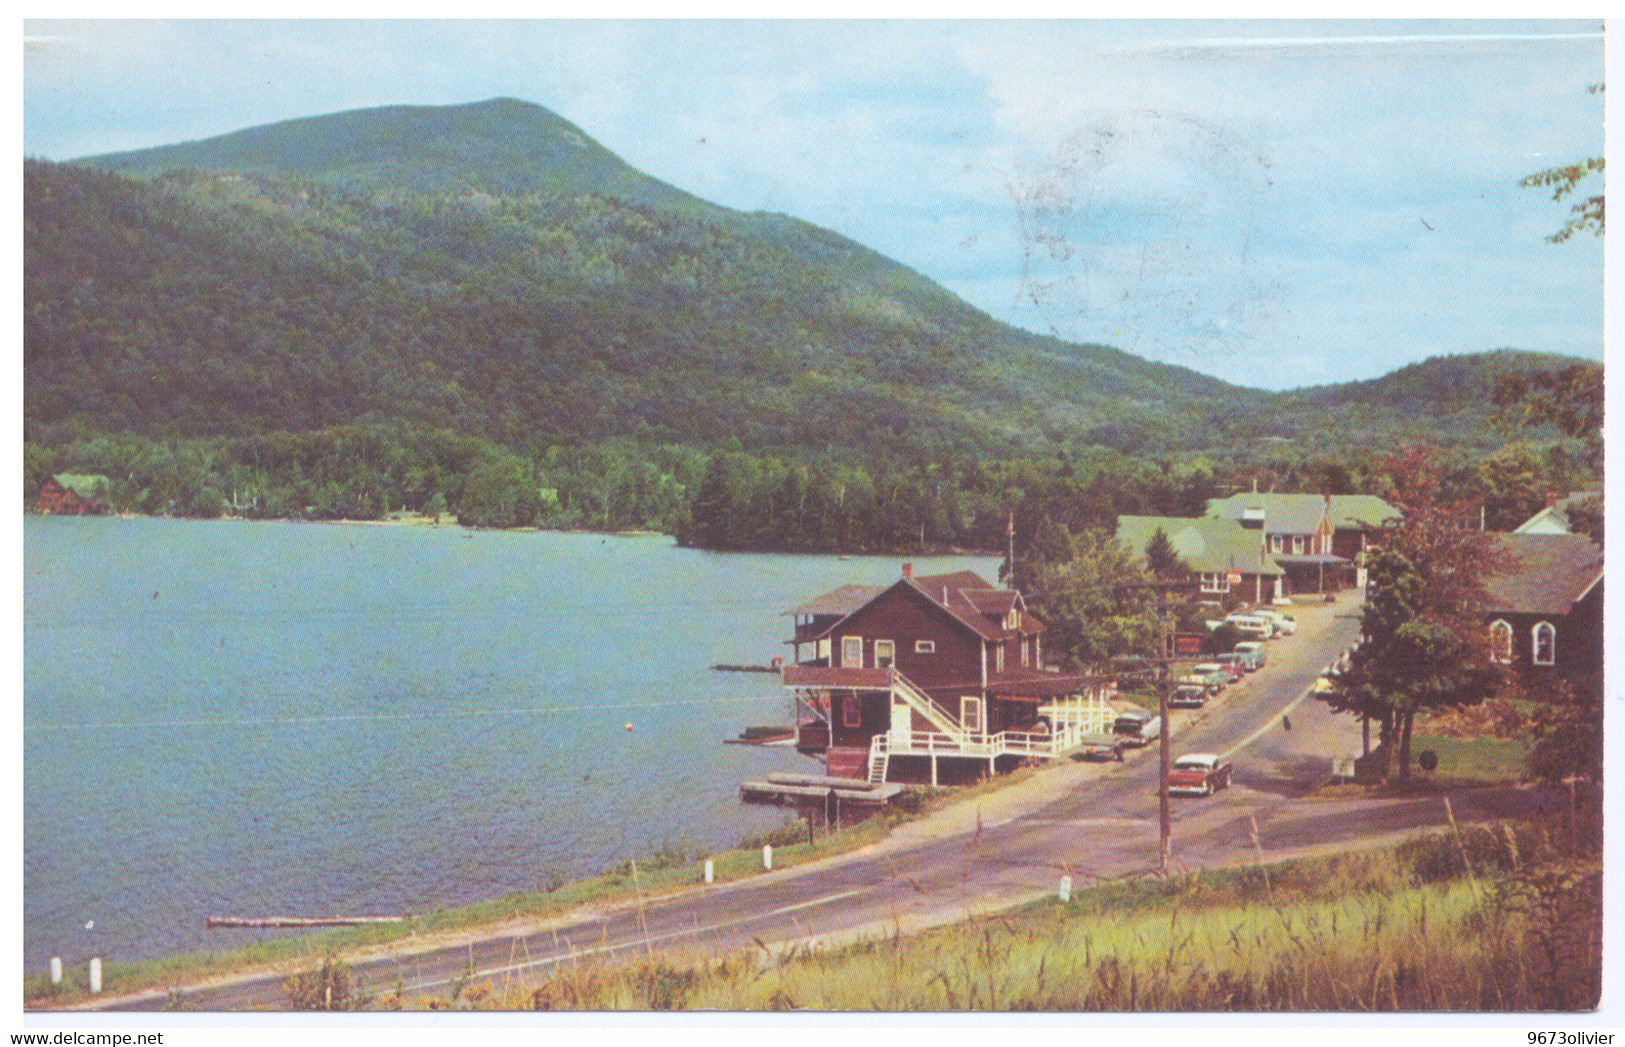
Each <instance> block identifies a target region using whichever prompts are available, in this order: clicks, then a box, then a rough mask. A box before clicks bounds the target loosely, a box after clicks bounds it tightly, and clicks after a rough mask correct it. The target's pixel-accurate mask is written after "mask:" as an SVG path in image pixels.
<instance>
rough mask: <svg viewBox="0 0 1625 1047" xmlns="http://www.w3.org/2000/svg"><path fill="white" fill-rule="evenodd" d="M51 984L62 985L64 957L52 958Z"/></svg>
mask: <svg viewBox="0 0 1625 1047" xmlns="http://www.w3.org/2000/svg"><path fill="white" fill-rule="evenodd" d="M51 984H52V985H61V984H62V957H60V956H53V957H51Z"/></svg>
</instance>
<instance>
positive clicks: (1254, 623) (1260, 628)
mask: <svg viewBox="0 0 1625 1047" xmlns="http://www.w3.org/2000/svg"><path fill="white" fill-rule="evenodd" d="M1225 623H1226V624H1228V625H1231V626H1234V627H1235V630H1236V632H1238V633H1241V634H1242V635H1243V636H1246V637H1248V638H1249V639H1254V640H1268V639H1269V638H1270V637H1272V636H1274V635H1275V623H1273V622H1270V621H1268V620H1266V619H1263V618H1259V617H1256V616H1254V615H1250V614H1232V615H1229V616H1227V617H1226V618H1225Z"/></svg>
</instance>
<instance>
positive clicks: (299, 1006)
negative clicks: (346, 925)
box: [282, 955, 363, 1011]
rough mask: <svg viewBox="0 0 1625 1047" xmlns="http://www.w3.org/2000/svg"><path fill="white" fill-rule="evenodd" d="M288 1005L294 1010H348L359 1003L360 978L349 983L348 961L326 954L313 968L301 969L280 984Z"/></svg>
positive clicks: (357, 1007)
mask: <svg viewBox="0 0 1625 1047" xmlns="http://www.w3.org/2000/svg"><path fill="white" fill-rule="evenodd" d="M282 994H283V996H285V997H286V998H287V1000H288V1006H289V1007H290V1008H292V1009H293V1010H296V1011H350V1010H357V1009H359V1008H360V1007H361V1006H362V1003H363V1001H362V999H361V981H360V979H356V980H355V982H354V984H352V983H351V978H350V968H349V965H348V964H346V963H344V962H343V961H342V960H339V959H338V958H337V957H335V956H332V955H329V956H327V957H326V958H324V959H323V960H322V965H321V966H320V967H318V968H316V969H315V970H313V971H302V972H300V973H299V974H295V975H293V976H292V977H290V978H289V979H288V980H287V981H286V982H284V983H283V985H282Z"/></svg>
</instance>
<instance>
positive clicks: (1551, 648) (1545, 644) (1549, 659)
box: [1534, 622, 1557, 665]
mask: <svg viewBox="0 0 1625 1047" xmlns="http://www.w3.org/2000/svg"><path fill="white" fill-rule="evenodd" d="M1534 661H1535V664H1536V665H1554V664H1556V662H1557V627H1556V626H1554V625H1553V624H1552V623H1551V622H1539V623H1537V624H1536V625H1535V658H1534Z"/></svg>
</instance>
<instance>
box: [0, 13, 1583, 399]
mask: <svg viewBox="0 0 1625 1047" xmlns="http://www.w3.org/2000/svg"><path fill="white" fill-rule="evenodd" d="M24 32H25V37H26V43H25V48H24V62H23V74H24V105H23V137H24V142H23V146H24V150H25V153H26V154H28V155H34V156H45V157H49V158H51V159H58V160H60V159H68V158H71V157H76V156H83V155H88V154H92V153H98V152H107V151H115V150H122V149H135V148H141V147H144V146H151V145H159V144H164V143H168V142H174V141H181V140H186V139H193V138H201V137H207V136H209V135H214V134H221V133H224V132H227V131H232V130H236V129H238V128H241V127H246V126H251V125H254V124H260V123H266V122H270V121H274V120H281V119H287V118H291V117H296V116H308V115H314V114H318V113H326V112H335V111H339V110H343V109H351V108H359V107H365V106H373V105H392V104H453V103H461V102H469V101H477V100H481V99H485V98H490V97H495V96H498V95H509V96H513V97H517V98H522V99H525V100H528V101H532V102H536V103H539V104H541V105H544V106H547V107H548V108H550V109H552V110H554V111H555V112H557V113H559V114H560V115H562V116H564V117H565V118H567V119H569V120H571V121H573V122H575V123H576V124H578V125H580V126H581V127H582V128H583V129H584V130H585V131H586V132H587V133H588V134H590V135H592V136H593V137H595V138H597V139H598V140H599V141H600V142H602V143H603V144H604V145H605V146H607V147H608V148H610V149H612V150H613V151H615V152H616V153H618V154H619V155H620V156H622V157H623V158H624V159H626V160H627V161H628V162H629V163H631V164H633V165H634V166H636V167H638V168H640V169H642V170H644V171H646V172H648V173H650V174H652V175H655V176H656V177H659V178H662V179H664V180H666V181H668V182H671V183H672V184H674V185H677V186H679V187H681V188H683V189H686V190H688V191H690V192H693V193H695V194H697V195H699V196H702V197H705V198H707V199H710V200H713V201H715V202H717V203H721V204H725V205H727V206H730V207H735V208H739V209H741V210H759V209H760V210H770V211H782V212H785V213H788V214H792V215H795V216H797V217H799V218H804V219H806V220H808V221H811V222H815V223H817V224H819V225H823V226H827V227H829V228H831V229H835V230H837V231H839V232H841V233H844V234H846V235H847V236H850V237H852V238H853V239H856V240H858V241H860V242H862V243H864V244H867V245H869V246H871V247H873V248H875V249H876V250H879V251H881V252H883V253H885V254H887V255H890V256H891V257H893V258H896V259H898V260H899V261H902V262H904V263H906V264H907V265H910V266H912V267H913V268H915V269H918V270H919V271H921V272H923V273H925V274H926V275H928V276H930V277H932V278H934V279H936V280H938V281H940V282H941V283H943V284H944V285H945V286H947V287H948V288H950V289H952V290H953V291H955V292H956V293H958V294H960V295H961V296H963V297H964V298H966V299H967V300H969V301H970V302H971V303H973V304H975V305H976V306H978V307H980V308H982V309H984V310H986V311H987V312H988V313H991V314H992V315H994V316H995V317H998V318H1000V319H1003V320H1007V321H1009V322H1011V323H1015V324H1018V325H1020V326H1023V327H1027V328H1030V329H1033V330H1037V331H1042V332H1046V333H1052V334H1055V335H1058V336H1060V337H1062V338H1066V339H1070V340H1075V341H1092V342H1103V343H1106V344H1109V345H1114V346H1117V347H1119V348H1122V349H1124V350H1126V351H1128V352H1131V353H1135V354H1136V355H1140V356H1144V357H1148V358H1151V359H1156V360H1163V361H1167V362H1169V363H1176V364H1181V365H1184V366H1188V367H1192V368H1195V369H1197V370H1200V371H1203V372H1206V373H1209V374H1214V375H1217V376H1219V377H1221V378H1225V379H1227V380H1230V381H1234V382H1238V383H1241V384H1245V385H1251V386H1258V387H1264V388H1272V389H1278V388H1290V387H1295V386H1301V385H1309V384H1318V383H1323V382H1337V381H1347V380H1352V379H1359V378H1370V377H1375V376H1377V375H1379V374H1383V373H1386V372H1388V371H1390V370H1392V369H1394V368H1396V367H1399V366H1402V365H1404V364H1406V363H1410V362H1413V361H1416V360H1420V359H1424V358H1426V357H1428V356H1433V355H1437V354H1440V353H1457V352H1472V351H1477V350H1482V349H1493V348H1499V347H1503V346H1511V347H1516V348H1524V349H1535V350H1543V351H1549V352H1560V353H1570V354H1575V355H1581V356H1588V357H1593V358H1600V357H1601V355H1602V315H1603V308H1602V303H1603V286H1602V246H1603V245H1602V242H1601V241H1600V240H1598V239H1596V238H1594V237H1591V236H1589V235H1586V236H1582V237H1577V238H1575V239H1573V240H1571V241H1570V242H1568V243H1566V244H1563V245H1553V244H1549V243H1547V242H1546V241H1545V240H1544V237H1545V236H1546V235H1548V234H1550V233H1551V232H1553V231H1554V230H1556V229H1557V228H1558V227H1559V226H1560V225H1561V224H1562V222H1563V220H1564V218H1565V217H1566V213H1567V205H1566V204H1558V203H1554V202H1552V201H1551V199H1550V194H1549V193H1544V192H1541V191H1539V190H1533V189H1522V188H1520V187H1519V185H1518V181H1519V179H1520V178H1521V177H1523V176H1524V175H1526V174H1529V173H1531V172H1533V171H1537V170H1540V169H1542V168H1544V167H1548V166H1553V165H1556V164H1560V163H1569V162H1572V161H1574V160H1577V159H1580V158H1583V157H1588V156H1596V155H1601V154H1602V151H1603V132H1602V114H1603V100H1602V99H1601V98H1600V97H1597V96H1592V95H1589V94H1587V93H1586V90H1585V88H1586V87H1587V85H1590V84H1595V83H1599V82H1601V81H1602V80H1603V79H1604V69H1603V41H1602V36H1601V24H1600V23H1599V22H1594V21H1561V22H1507V21H1494V22H1436V21H1430V22H1393V21H1385V22H1306V23H1295V22H1256V21H1252V22H1249V21H1241V22H1202V21H1194V22H1192V21H1157V22H1113V21H1098V22H1086V21H1072V22H1055V21H1022V20H1012V21H982V22H965V21H940V22H937V21H925V22H919V21H913V22H897V21H867V22H857V21H822V22H804V21H803V22H795V21H791V22H782V21H781V22H736V21H715V20H712V21H699V20H695V21H675V22H652V21H617V22H593V21H575V22H565V21H533V22H434V21H410V22H378V21H319V22H313V21H304V22H296V21H290V22H273V21H191V22H161V21H159V22H139V23H113V22H94V21H79V22H43V21H32V22H27V23H25V26H24Z"/></svg>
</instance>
